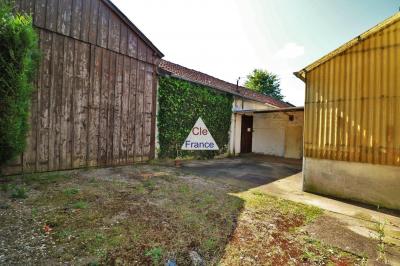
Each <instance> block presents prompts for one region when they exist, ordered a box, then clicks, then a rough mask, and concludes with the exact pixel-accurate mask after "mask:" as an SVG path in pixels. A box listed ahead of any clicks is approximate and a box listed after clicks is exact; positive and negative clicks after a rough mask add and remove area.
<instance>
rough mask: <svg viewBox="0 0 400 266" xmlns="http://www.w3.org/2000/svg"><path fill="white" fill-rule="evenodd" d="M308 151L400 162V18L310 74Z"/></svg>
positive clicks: (336, 157) (307, 153) (350, 158)
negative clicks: (399, 20)
mask: <svg viewBox="0 0 400 266" xmlns="http://www.w3.org/2000/svg"><path fill="white" fill-rule="evenodd" d="M306 84H307V90H306V91H307V93H306V104H305V117H306V120H305V133H304V149H305V156H306V157H313V158H320V159H330V160H343V161H351V162H363V163H373V164H384V165H397V166H399V165H400V22H396V23H394V24H392V25H389V26H388V27H386V28H385V29H383V30H381V31H380V32H377V33H375V34H374V35H372V36H370V37H369V38H367V39H365V40H362V41H361V42H360V43H358V44H356V45H355V46H353V47H351V48H349V49H348V50H346V51H345V52H344V53H342V54H339V55H337V56H335V57H333V58H332V59H330V60H328V61H327V62H325V63H323V64H322V65H320V66H318V67H316V68H315V69H313V70H311V71H310V72H308V73H307V74H306Z"/></svg>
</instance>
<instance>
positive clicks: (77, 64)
mask: <svg viewBox="0 0 400 266" xmlns="http://www.w3.org/2000/svg"><path fill="white" fill-rule="evenodd" d="M16 9H17V11H19V12H26V13H30V14H32V16H33V23H34V26H35V27H36V28H37V31H38V35H39V38H40V49H41V52H42V60H41V64H40V69H39V71H38V75H37V79H36V82H35V85H36V87H37V90H36V91H35V92H34V94H33V95H32V107H31V112H30V113H31V116H30V124H31V130H30V133H29V136H28V147H27V149H26V151H25V152H24V153H23V154H22V156H21V157H20V158H19V159H18V160H17V161H15V162H13V163H11V164H10V165H9V166H7V167H6V168H5V169H3V172H4V173H6V174H7V173H8V174H10V173H20V172H41V171H52V170H61V169H72V168H80V167H88V166H105V165H123V164H128V163H132V162H134V161H144V160H147V159H149V158H152V157H153V156H154V152H155V151H154V150H155V148H154V143H155V141H154V136H155V115H156V86H157V76H156V67H157V64H158V62H159V60H160V58H161V57H162V56H163V54H162V53H161V52H160V51H159V50H158V49H157V48H156V47H155V46H154V45H153V44H152V43H151V41H150V40H149V39H147V38H146V36H145V35H144V34H143V33H142V32H141V31H140V30H139V29H138V28H136V27H135V25H133V23H132V22H131V21H129V19H128V18H127V17H126V16H125V15H124V14H123V13H122V12H121V11H120V10H118V8H117V7H116V6H115V5H113V4H112V3H111V2H110V1H109V0H47V1H46V0H17V1H16Z"/></svg>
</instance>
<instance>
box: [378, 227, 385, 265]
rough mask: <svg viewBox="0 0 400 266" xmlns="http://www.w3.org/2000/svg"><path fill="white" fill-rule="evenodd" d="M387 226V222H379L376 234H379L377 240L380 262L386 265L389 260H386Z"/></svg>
mask: <svg viewBox="0 0 400 266" xmlns="http://www.w3.org/2000/svg"><path fill="white" fill-rule="evenodd" d="M385 226H386V222H385V221H383V222H378V224H377V226H376V232H377V234H378V235H377V238H378V258H377V260H378V261H382V262H384V263H387V258H386V246H385V242H384V240H385Z"/></svg>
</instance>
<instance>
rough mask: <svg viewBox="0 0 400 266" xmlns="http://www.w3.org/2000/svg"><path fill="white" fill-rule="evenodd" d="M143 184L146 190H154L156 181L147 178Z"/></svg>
mask: <svg viewBox="0 0 400 266" xmlns="http://www.w3.org/2000/svg"><path fill="white" fill-rule="evenodd" d="M143 186H144V187H145V188H146V189H147V190H154V188H155V187H156V182H154V180H151V179H148V180H146V181H144V182H143Z"/></svg>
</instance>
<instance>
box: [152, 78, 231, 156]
mask: <svg viewBox="0 0 400 266" xmlns="http://www.w3.org/2000/svg"><path fill="white" fill-rule="evenodd" d="M158 97H159V98H158V101H159V112H158V130H159V133H158V134H159V135H158V136H159V144H160V151H159V157H160V158H166V157H169V158H175V157H176V156H177V148H178V155H179V156H183V157H184V156H195V157H196V158H211V157H213V156H215V155H216V154H218V153H223V152H226V151H227V148H228V142H229V128H230V123H231V115H232V103H233V97H232V96H231V95H229V94H225V93H220V92H217V91H216V90H215V89H212V88H209V87H206V86H202V85H198V84H195V83H191V82H188V81H184V80H180V79H177V78H173V77H160V78H159V91H158ZM199 117H201V118H202V119H203V121H204V123H205V124H206V126H207V128H208V130H209V131H210V133H211V135H212V136H213V138H214V140H215V142H216V143H217V145H218V147H219V148H220V150H219V151H181V150H180V148H181V146H182V144H183V142H184V141H185V139H186V137H187V136H188V135H189V133H190V130H191V129H192V127H193V125H194V124H195V122H196V121H197V119H198V118H199Z"/></svg>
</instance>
